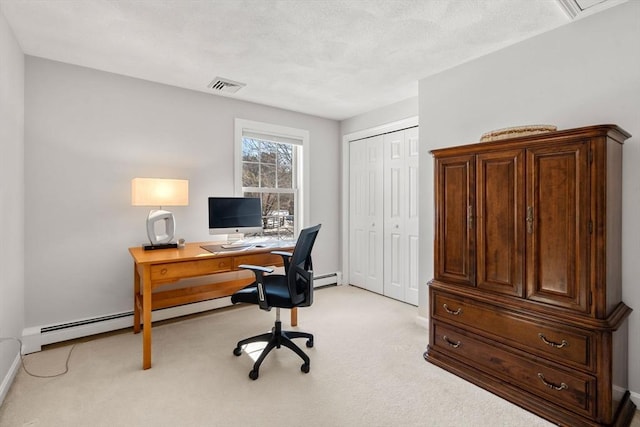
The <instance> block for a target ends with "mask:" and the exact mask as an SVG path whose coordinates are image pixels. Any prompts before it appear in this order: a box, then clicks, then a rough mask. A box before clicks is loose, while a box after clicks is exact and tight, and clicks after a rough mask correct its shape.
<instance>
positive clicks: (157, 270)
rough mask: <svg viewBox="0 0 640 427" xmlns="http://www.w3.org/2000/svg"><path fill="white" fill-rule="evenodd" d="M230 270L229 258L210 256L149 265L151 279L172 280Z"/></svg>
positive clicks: (156, 280)
mask: <svg viewBox="0 0 640 427" xmlns="http://www.w3.org/2000/svg"><path fill="white" fill-rule="evenodd" d="M223 271H231V258H230V257H228V258H211V259H202V260H198V261H182V262H172V263H167V264H156V265H152V266H151V280H152V281H154V282H158V281H167V282H170V281H173V280H177V279H184V278H187V277H196V276H204V275H206V274H213V273H220V272H223Z"/></svg>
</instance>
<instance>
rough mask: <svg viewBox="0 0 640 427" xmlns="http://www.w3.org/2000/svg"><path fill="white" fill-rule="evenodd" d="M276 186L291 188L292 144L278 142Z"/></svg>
mask: <svg viewBox="0 0 640 427" xmlns="http://www.w3.org/2000/svg"><path fill="white" fill-rule="evenodd" d="M277 167H278V170H277V177H278V188H293V185H292V184H293V146H291V145H287V144H278V166H277Z"/></svg>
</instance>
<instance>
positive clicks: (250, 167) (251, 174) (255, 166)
mask: <svg viewBox="0 0 640 427" xmlns="http://www.w3.org/2000/svg"><path fill="white" fill-rule="evenodd" d="M242 186H243V187H259V186H260V164H259V163H246V162H243V163H242Z"/></svg>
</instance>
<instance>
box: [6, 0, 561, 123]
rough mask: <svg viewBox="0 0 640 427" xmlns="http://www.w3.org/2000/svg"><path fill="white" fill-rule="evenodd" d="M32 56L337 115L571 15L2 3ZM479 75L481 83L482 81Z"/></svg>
mask: <svg viewBox="0 0 640 427" xmlns="http://www.w3.org/2000/svg"><path fill="white" fill-rule="evenodd" d="M0 10H1V11H2V13H3V14H4V15H5V17H6V19H7V21H8V22H9V25H10V26H11V28H12V29H13V31H14V33H15V35H16V38H17V40H18V43H19V44H20V46H21V48H22V50H23V51H24V53H25V54H27V55H33V56H39V57H43V58H48V59H53V60H57V61H62V62H67V63H71V64H77V65H82V66H86V67H91V68H96V69H99V70H104V71H109V72H113V73H118V74H123V75H127V76H132V77H138V78H142V79H146V80H151V81H154V82H160V83H165V84H169V85H173V86H178V87H183V88H188V89H193V90H197V91H203V92H208V93H213V92H212V90H211V89H209V88H208V87H207V85H208V84H209V83H210V82H211V81H212V80H213V79H214V78H215V77H217V76H219V77H225V78H229V79H232V80H236V81H239V82H243V83H246V85H247V86H246V87H244V88H242V89H241V90H240V91H238V92H237V93H235V94H223V95H222V96H229V97H233V98H237V99H243V100H247V101H253V102H257V103H261V104H267V105H272V106H276V107H281V108H285V109H289V110H294V111H300V112H304V113H308V114H312V115H316V116H320V117H326V118H330V119H337V120H341V119H345V118H348V117H352V116H354V115H357V114H360V113H363V112H366V111H369V110H372V109H375V108H378V107H381V106H384V105H388V104H391V103H393V102H397V101H401V100H403V99H406V98H410V97H413V96H416V95H417V94H418V80H419V79H421V78H424V77H427V76H429V75H431V74H434V73H437V72H440V71H443V70H445V69H447V68H451V67H453V66H456V65H458V64H461V63H463V62H465V61H468V60H470V59H473V58H476V57H479V56H482V55H485V54H487V53H490V52H493V51H496V50H498V49H501V48H503V47H505V46H508V45H510V44H513V43H515V42H518V41H520V40H524V39H526V38H529V37H532V36H534V35H536V34H540V33H542V32H545V31H548V30H551V29H553V28H556V27H558V26H560V25H563V24H566V23H568V22H570V19H569V17H568V15H567V14H566V13H565V11H564V10H563V9H562V7H561V6H560V5H559V3H558V2H557V1H556V0H534V1H532V0H413V1H411V0H380V1H376V0H343V1H339V0H296V1H293V0H291V1H274V0H215V1H214V0H209V1H189V0H178V1H161V0H146V1H133V0H129V1H115V0H38V1H36V0H0ZM479 83H480V82H479Z"/></svg>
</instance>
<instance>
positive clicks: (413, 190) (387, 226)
mask: <svg viewBox="0 0 640 427" xmlns="http://www.w3.org/2000/svg"><path fill="white" fill-rule="evenodd" d="M383 140H384V142H383V147H384V150H383V153H384V292H383V293H384V295H385V296H388V297H391V298H395V299H398V300H400V301H404V302H407V303H410V304H413V305H418V263H419V259H420V258H419V252H418V247H419V245H418V231H419V230H418V229H419V227H418V194H419V192H418V151H419V144H418V128H417V127H415V128H409V129H405V130H401V131H397V132H392V133H389V134H386V135H384V139H383Z"/></svg>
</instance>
